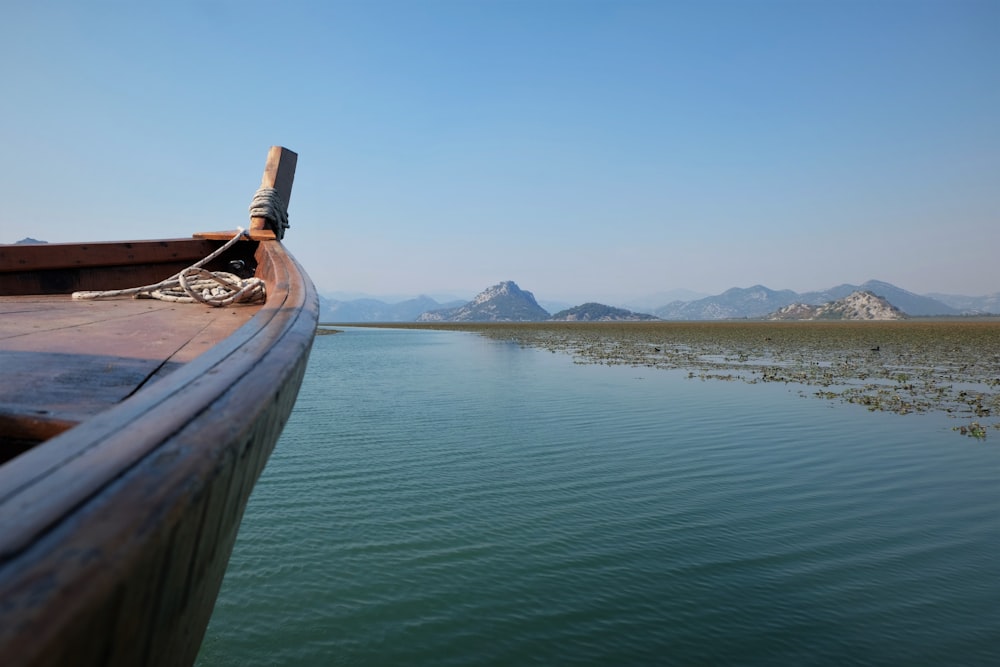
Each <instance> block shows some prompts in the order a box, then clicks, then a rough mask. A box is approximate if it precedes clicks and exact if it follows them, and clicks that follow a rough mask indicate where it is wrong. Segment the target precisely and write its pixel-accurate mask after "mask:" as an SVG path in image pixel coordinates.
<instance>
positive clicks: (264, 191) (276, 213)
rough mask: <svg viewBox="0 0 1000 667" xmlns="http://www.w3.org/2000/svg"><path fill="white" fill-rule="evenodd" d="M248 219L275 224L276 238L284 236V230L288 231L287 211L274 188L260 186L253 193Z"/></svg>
mask: <svg viewBox="0 0 1000 667" xmlns="http://www.w3.org/2000/svg"><path fill="white" fill-rule="evenodd" d="M250 217H251V218H266V219H268V220H270V221H272V222H273V223H274V224H275V230H274V231H275V232H276V233H277V234H278V238H281V237H282V236H284V230H286V229H288V226H289V225H288V209H287V208H286V207H285V203H284V202H283V201H281V195H279V194H278V190H277V189H276V188H265V187H263V186H261V187H260V188H258V189H257V192H255V193H254V195H253V199H252V200H251V201H250Z"/></svg>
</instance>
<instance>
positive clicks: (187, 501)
mask: <svg viewBox="0 0 1000 667" xmlns="http://www.w3.org/2000/svg"><path fill="white" fill-rule="evenodd" d="M256 261H257V264H258V270H257V274H258V275H259V276H261V277H263V278H264V279H265V280H266V281H267V290H268V301H267V303H266V304H264V305H263V306H260V307H257V308H253V309H241V308H235V309H213V310H212V312H211V313H208V309H206V308H204V307H202V306H196V305H170V306H163V305H152V306H151V305H150V302H146V301H115V302H104V303H100V304H89V303H87V302H82V303H77V304H76V305H80V306H83V308H80V309H79V311H78V312H75V313H74V314H69V313H68V312H65V311H63V312H60V311H61V309H62V307H63V305H64V303H63V301H64V300H65V299H64V298H63V297H59V298H53V299H51V300H48V299H44V298H43V299H37V300H32V299H26V300H20V299H9V298H8V299H0V301H2V302H3V306H2V307H3V308H5V309H6V310H4V311H3V315H2V316H0V332H2V333H0V336H4V337H2V338H0V349H2V350H3V351H4V352H3V354H4V355H6V356H4V357H3V358H2V359H0V374H3V375H5V374H6V373H7V372H8V370H10V371H11V372H13V373H17V374H19V375H18V379H17V381H18V382H21V381H24V382H29V381H35V380H40V378H39V377H38V376H37V374H36V375H34V376H33V373H34V371H33V370H32V364H33V361H37V360H39V358H38V356H35V357H34V359H32V358H31V355H43V354H45V352H44V351H43V348H44V346H43V345H42V342H41V340H40V339H39V344H38V346H36V345H35V343H34V342H33V341H32V339H33V338H34V336H33V335H32V332H31V331H29V330H28V329H31V328H33V327H34V326H35V323H34V322H31V323H29V322H30V320H29V318H28V316H27V314H28V313H29V312H31V311H32V310H33V309H40V310H41V313H40V314H38V320H37V322H47V323H48V324H40V325H39V326H40V327H43V328H44V327H46V326H47V327H48V329H46V330H45V331H46V336H47V337H49V342H48V345H52V346H54V347H55V348H58V347H59V346H60V345H64V346H65V347H66V348H67V350H66V351H65V352H62V353H60V354H66V355H67V357H66V358H65V359H63V362H62V363H59V364H58V367H59V368H60V372H63V370H65V372H66V373H67V376H66V378H64V379H65V380H66V382H64V383H63V384H64V385H65V387H64V389H66V388H69V387H71V386H73V385H74V384H75V383H76V382H77V381H79V382H80V385H79V386H80V387H81V391H80V392H79V395H78V398H81V397H82V396H83V394H87V396H86V397H85V400H87V401H94V402H96V403H100V404H104V403H105V402H106V401H112V402H113V403H114V404H113V406H112V407H110V408H108V409H106V410H103V411H101V410H99V408H98V407H96V405H95V406H93V407H92V408H90V409H86V410H80V409H78V406H76V407H74V406H73V405H72V404H71V401H70V400H69V399H70V396H69V395H67V394H63V393H60V392H61V391H62V390H51V391H50V393H49V399H50V400H51V404H52V406H53V414H62V415H63V416H66V415H69V416H71V417H72V419H79V418H84V419H83V420H82V421H81V423H79V425H77V426H75V427H74V428H71V429H69V430H66V431H64V432H62V433H61V434H59V435H57V436H55V437H53V438H51V439H50V440H48V441H47V442H45V443H44V444H43V445H40V446H38V447H36V448H34V449H32V450H30V451H28V452H26V453H24V454H22V455H21V456H18V457H17V458H15V459H13V460H11V461H9V462H7V463H6V464H4V465H3V466H0V663H2V664H4V665H66V664H73V665H89V664H94V665H97V664H101V665H136V664H143V665H188V664H191V663H192V662H193V660H194V657H195V656H196V654H197V651H198V647H199V646H200V643H201V638H202V635H203V633H204V629H205V627H206V625H207V623H208V619H209V616H210V615H211V611H212V607H213V605H214V600H215V597H216V595H217V592H218V588H219V585H220V584H221V581H222V576H223V574H224V572H225V567H226V563H227V562H228V558H229V553H230V551H231V549H232V545H233V542H234V540H235V537H236V532H237V528H238V526H239V522H240V519H241V517H242V512H243V508H244V506H245V504H246V500H247V498H248V497H249V494H250V492H251V490H252V488H253V484H254V482H255V481H256V479H257V477H258V476H259V474H260V472H261V470H262V469H263V466H264V464H265V462H266V460H267V458H268V455H269V454H270V451H271V449H272V448H273V446H274V443H275V441H276V439H277V437H278V435H279V433H280V431H281V428H282V426H283V424H284V422H285V420H286V419H287V417H288V414H289V412H290V411H291V407H292V404H293V403H294V400H295V396H296V394H297V391H298V387H299V384H300V383H301V378H302V374H303V373H304V370H305V364H306V360H307V358H308V352H309V349H310V347H311V343H312V338H313V334H314V331H315V326H316V322H317V319H318V302H317V298H316V294H315V290H314V289H313V287H312V285H311V283H310V282H309V281H308V279H307V278H305V277H304V274H303V273H302V272H301V269H300V268H299V267H298V265H297V263H296V262H295V261H294V259H292V258H291V257H290V256H289V255H288V254H287V253H286V252H285V250H284V248H283V247H282V246H281V245H280V244H279V243H277V242H262V243H260V244H258V245H257V248H256ZM0 293H2V292H0ZM113 304H118V305H117V306H115V305H113ZM91 305H93V306H96V307H97V308H95V309H94V312H95V313H96V312H98V310H100V311H101V313H102V314H101V315H100V318H103V319H104V321H105V322H107V321H108V320H107V317H108V316H107V313H108V312H112V313H114V314H115V315H116V316H117V315H118V314H120V315H121V316H120V317H114V318H113V319H114V322H115V323H116V324H117V325H119V326H116V327H115V328H113V329H107V330H105V331H103V332H100V333H98V330H99V329H101V328H102V327H101V326H98V325H97V324H96V323H94V322H91V321H90V320H88V317H90V315H88V314H86V313H89V312H90V311H89V310H88V309H87V308H86V307H87V306H91ZM25 307H26V308H27V310H24V308H25ZM18 308H22V310H18ZM183 308H189V309H193V310H192V312H190V313H187V314H180V313H178V311H179V310H180V309H183ZM172 309H176V310H172ZM251 312H253V313H254V314H253V315H252V317H249V318H247V317H246V316H247V315H250V313H251ZM22 316H23V317H24V319H23V320H22ZM34 318H35V315H32V316H31V320H33V319H34ZM225 318H234V319H236V320H237V324H238V325H239V326H238V328H236V330H235V331H232V329H231V327H230V326H229V324H230V323H228V322H227V323H225V325H223V324H222V320H224V319H225ZM244 319H245V321H244V322H243V323H242V324H241V325H240V321H241V320H244ZM60 323H62V324H60ZM161 326H162V327H163V331H162V332H160V331H159V329H160V328H161ZM88 328H89V329H91V335H89V336H86V340H87V341H88V342H87V345H89V346H90V349H89V350H88V351H86V352H84V353H83V354H82V359H80V358H78V359H76V360H75V361H73V362H70V361H69V357H72V356H73V354H74V350H75V351H76V352H79V349H78V348H75V343H79V341H80V340H81V339H80V338H75V337H73V336H70V335H67V334H66V333H65V332H64V330H67V331H68V330H70V329H75V330H78V331H79V330H83V329H88ZM226 331H232V333H231V335H229V336H226V337H223V336H224V333H225V332H226ZM64 336H65V337H64ZM74 341H75V343H74ZM151 341H152V342H151ZM213 341H216V344H214V345H211V343H212V342H213ZM18 348H23V349H18ZM153 348H162V349H158V350H156V351H154V349H153ZM203 348H208V349H207V350H204V351H202V349H203ZM198 352H201V353H200V354H198ZM22 355H25V356H22ZM8 361H10V362H11V363H10V364H8V363H7V362H8ZM182 362H183V363H182ZM173 363H176V364H177V366H176V367H173V366H171V364H173ZM74 364H75V366H74ZM101 364H111V365H112V366H113V369H112V370H111V371H110V372H109V375H110V377H112V378H114V380H113V381H111V382H108V385H109V386H103V382H102V379H101V376H100V375H97V376H96V377H97V379H96V380H95V379H94V377H93V374H94V372H95V371H97V370H99V369H100V368H103V367H102V366H101ZM156 364H159V369H160V371H161V372H160V373H159V375H156V374H155V373H154V375H150V374H149V371H150V369H151V368H152V367H153V366H154V365H156ZM168 367H169V368H170V370H171V372H169V373H167V372H165V371H166V370H167V369H168ZM50 368H51V365H50ZM123 378H131V380H130V381H132V382H135V381H136V380H138V382H139V386H140V387H141V389H140V390H139V391H133V390H129V389H127V386H128V383H125V384H121V385H120V383H119V381H120V380H122V379H123ZM143 378H145V379H143ZM151 380H152V381H151ZM3 382H4V383H5V384H8V385H9V384H10V383H8V382H7V381H6V379H4V380H3ZM88 382H89V383H90V384H89V385H88V384H86V383H88ZM0 391H3V392H4V394H3V396H4V397H5V398H4V400H5V401H9V402H11V403H13V404H15V405H16V406H17V405H21V404H20V403H18V401H21V402H22V403H23V402H24V401H22V399H20V398H18V397H17V396H16V394H17V391H16V389H12V390H7V389H3V390H0ZM129 392H132V393H129ZM91 393H92V394H93V396H90V394H91ZM121 393H126V394H127V396H126V397H125V398H124V399H123V400H119V399H118V397H117V395H118V394H121ZM64 399H66V402H65V404H64V403H62V402H61V401H63V400H64ZM25 400H27V399H25ZM16 409H21V408H20V407H17V408H16ZM63 410H64V412H61V411H63ZM2 427H3V421H2V419H0V428H2Z"/></svg>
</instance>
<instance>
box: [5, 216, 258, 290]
mask: <svg viewBox="0 0 1000 667" xmlns="http://www.w3.org/2000/svg"><path fill="white" fill-rule="evenodd" d="M233 234H235V231H234V232H233V233H232V234H229V235H228V236H226V237H225V240H228V239H229V238H232V236H233ZM241 246H243V244H239V245H237V246H235V247H233V248H230V249H229V250H228V251H227V252H226V253H224V254H223V255H222V256H221V257H219V258H217V259H216V260H215V261H214V262H212V263H211V264H209V265H208V266H206V267H205V268H207V269H208V270H210V271H216V270H223V271H226V270H228V264H229V262H230V261H231V260H235V259H242V258H244V257H245V256H246V255H247V253H248V252H249V253H250V254H251V255H252V253H253V249H252V248H251V247H249V246H248V247H241ZM218 247H219V244H218V243H216V242H215V241H214V240H211V239H208V238H196V239H176V240H166V241H152V242H142V241H127V242H120V243H46V244H38V245H0V296H16V295H37V294H69V293H71V292H76V291H88V290H109V289H125V288H129V287H138V286H141V285H151V284H154V283H157V282H159V281H161V280H163V279H165V278H168V277H170V276H171V275H173V274H175V273H177V272H178V271H180V270H182V269H185V268H187V267H189V266H191V265H192V264H194V263H195V262H197V261H198V260H200V259H202V258H203V257H205V256H207V255H208V254H210V253H211V252H212V251H213V250H215V249H216V248H218Z"/></svg>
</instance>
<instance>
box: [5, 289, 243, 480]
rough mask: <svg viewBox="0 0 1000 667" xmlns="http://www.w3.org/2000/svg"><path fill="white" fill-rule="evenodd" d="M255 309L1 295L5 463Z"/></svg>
mask: <svg viewBox="0 0 1000 667" xmlns="http://www.w3.org/2000/svg"><path fill="white" fill-rule="evenodd" d="M259 309H260V306H259V305H257V306H250V305H238V306H233V307H230V308H226V309H224V311H223V312H224V315H222V314H220V313H218V312H214V311H215V310H216V309H214V308H209V307H207V306H201V305H197V306H195V305H192V304H177V303H167V302H164V301H157V300H154V299H141V300H134V299H116V300H109V301H73V300H72V299H70V297H69V296H38V297H0V378H2V380H3V382H2V383H0V462H2V461H4V460H6V459H7V458H9V457H10V456H12V455H13V454H16V453H18V452H19V451H20V450H21V449H23V444H24V443H27V442H30V441H32V440H34V441H40V440H45V439H47V438H49V437H52V436H53V435H55V434H57V433H59V432H61V431H62V430H65V429H66V428H68V427H69V426H72V425H74V424H76V423H79V422H80V421H83V420H84V419H86V418H87V417H88V416H91V415H94V414H96V413H98V412H100V411H101V410H104V409H106V408H108V407H110V406H112V405H114V404H115V403H118V402H119V401H122V400H124V399H125V398H127V397H128V396H130V395H132V394H133V393H135V392H136V391H137V390H138V389H139V388H141V387H143V386H145V385H146V384H148V383H149V382H151V381H154V380H155V379H156V378H159V377H162V376H164V375H166V374H168V373H169V372H171V371H173V370H174V369H176V368H178V367H179V366H180V365H182V364H184V363H187V362H189V361H191V360H192V359H194V358H195V357H196V356H197V355H199V354H201V353H202V352H205V351H206V350H208V349H210V348H211V347H212V346H213V345H215V344H217V343H219V342H220V341H221V340H223V339H224V338H226V336H228V335H230V334H231V333H233V332H234V331H235V330H236V329H238V328H239V327H240V326H242V325H243V324H245V323H246V322H247V321H248V320H249V319H250V318H251V317H252V316H253V315H254V314H255V313H256V312H257V311H258V310H259ZM8 445H12V446H14V447H15V449H14V450H12V451H10V452H9V456H8V452H6V451H5V449H6V446H8Z"/></svg>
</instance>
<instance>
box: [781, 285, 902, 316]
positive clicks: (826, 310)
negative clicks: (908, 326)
mask: <svg viewBox="0 0 1000 667" xmlns="http://www.w3.org/2000/svg"><path fill="white" fill-rule="evenodd" d="M905 317H906V313H904V312H903V311H901V310H900V309H899V308H896V307H895V306H894V305H892V304H891V303H889V302H888V301H887V300H885V299H884V298H883V297H880V296H876V295H875V294H874V293H873V292H870V291H868V290H858V291H855V292H851V293H850V294H848V295H847V296H845V297H844V298H842V299H837V300H836V301H830V302H829V303H825V304H823V305H821V306H815V305H810V304H805V303H793V304H790V305H788V306H784V307H783V308H779V309H778V310H777V311H775V312H773V313H771V314H770V315H768V317H767V319H769V320H901V319H904V318H905Z"/></svg>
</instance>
